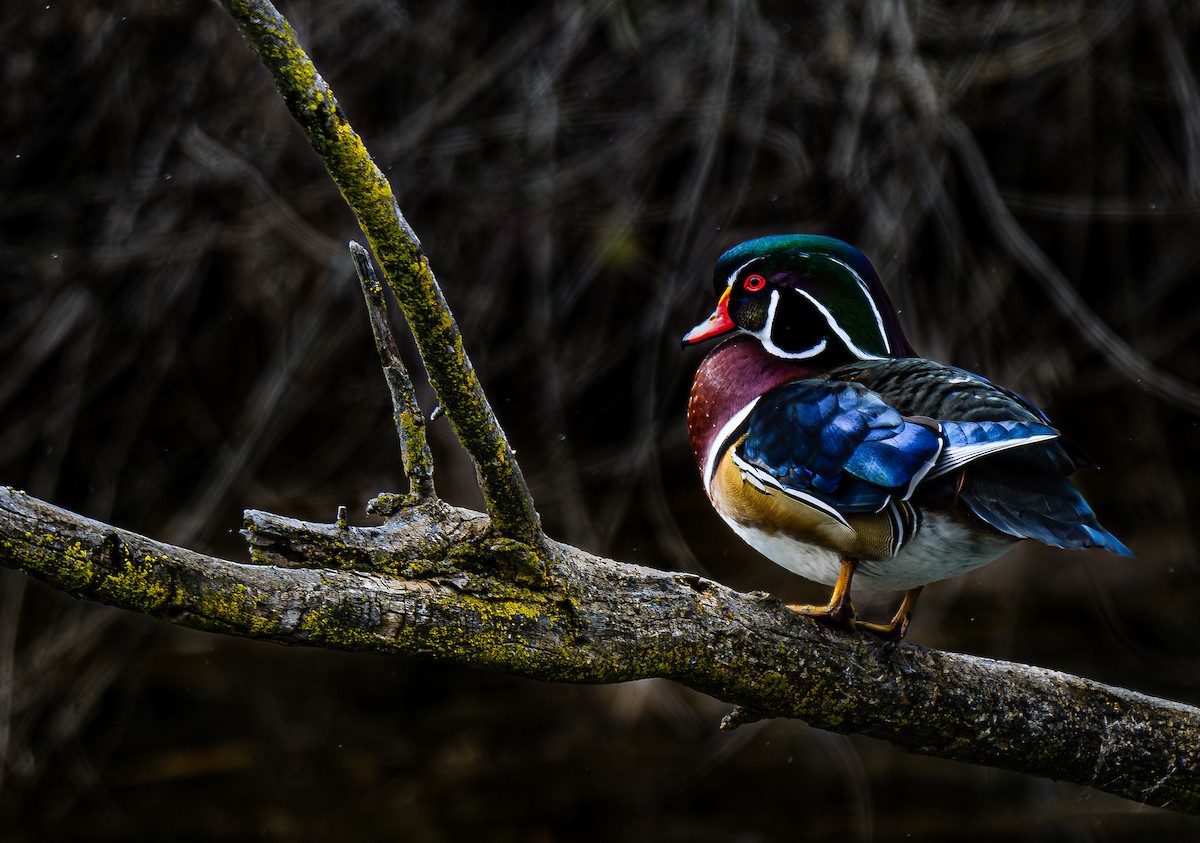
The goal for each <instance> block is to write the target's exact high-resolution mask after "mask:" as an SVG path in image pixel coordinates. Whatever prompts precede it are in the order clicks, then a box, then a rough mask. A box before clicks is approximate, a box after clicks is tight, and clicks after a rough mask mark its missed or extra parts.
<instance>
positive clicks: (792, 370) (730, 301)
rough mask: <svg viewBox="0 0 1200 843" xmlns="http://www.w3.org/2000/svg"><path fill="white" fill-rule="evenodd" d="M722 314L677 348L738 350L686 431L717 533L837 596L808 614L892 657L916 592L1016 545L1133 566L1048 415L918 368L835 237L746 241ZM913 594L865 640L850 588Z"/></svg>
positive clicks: (938, 367) (720, 282) (858, 260)
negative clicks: (1075, 481)
mask: <svg viewBox="0 0 1200 843" xmlns="http://www.w3.org/2000/svg"><path fill="white" fill-rule="evenodd" d="M713 286H714V287H715V289H716V292H717V294H718V296H719V298H718V300H717V307H716V310H714V311H713V313H712V315H711V316H709V317H708V319H707V320H705V321H704V322H702V323H701V324H699V325H697V326H696V327H695V328H693V329H692V330H691V331H689V332H688V333H687V334H686V335H685V336H684V337H683V344H684V346H688V345H692V344H694V343H699V342H703V341H704V340H710V339H714V338H716V337H724V336H727V335H732V336H730V337H729V338H728V339H726V340H725V341H724V342H722V343H721V344H720V345H718V346H717V347H716V348H715V349H713V350H712V351H711V352H710V353H709V354H708V356H707V357H705V358H704V361H703V362H702V363H701V364H700V368H699V370H698V371H697V372H696V377H695V380H694V382H693V384H692V392H691V398H690V400H689V402H688V430H689V433H690V436H691V442H692V449H693V451H694V453H695V456H696V462H697V464H698V465H699V467H700V473H701V475H702V477H703V479H704V488H705V491H706V492H707V493H708V497H709V499H710V500H711V501H712V505H713V507H715V508H716V510H717V512H718V513H719V514H720V516H721V517H722V518H723V519H724V520H725V521H726V522H727V523H728V524H729V526H730V527H732V528H733V530H734V532H736V533H737V534H738V535H739V536H740V537H741V538H742V539H743V540H744V541H746V543H747V544H749V545H750V546H751V547H753V548H755V549H756V550H758V551H760V552H761V553H763V554H764V555H765V556H766V557H767V558H769V559H770V560H771V561H773V562H775V563H776V564H778V565H781V566H782V567H784V568H786V569H787V570H789V571H792V572H794V573H797V574H799V575H800V576H802V577H805V578H807V579H810V580H815V581H816V582H820V583H824V584H826V585H832V586H833V594H832V596H831V597H830V600H829V603H828V604H827V605H824V606H791V607H790V608H792V609H794V610H795V611H798V612H800V613H801V614H804V615H808V616H812V617H817V618H821V619H824V620H827V621H830V622H833V623H835V624H838V625H841V626H846V627H850V628H855V627H858V628H863V629H867V630H870V631H873V632H876V633H879V634H880V635H883V636H885V637H888V638H892V639H895V640H898V639H900V638H902V637H903V636H904V634H905V632H906V631H907V629H908V624H909V620H910V619H911V617H912V611H913V606H914V605H915V603H916V600H917V597H918V595H919V594H920V592H921V589H922V587H923V586H924V585H926V584H927V583H930V582H934V581H936V580H941V579H945V578H947V577H952V576H956V575H958V574H963V573H966V572H967V571H971V570H974V569H975V568H978V567H980V566H981V565H984V564H986V563H988V562H990V561H992V560H993V559H995V558H996V557H997V556H999V555H1000V554H1001V553H1003V552H1004V551H1005V550H1008V549H1009V548H1010V547H1012V546H1013V545H1015V544H1016V543H1017V542H1018V541H1020V540H1022V539H1037V540H1038V541H1041V542H1044V543H1046V544H1048V545H1051V546H1053V547H1064V548H1083V547H1102V548H1104V549H1106V550H1109V551H1112V552H1114V553H1119V554H1122V555H1124V556H1132V555H1133V554H1132V553H1130V551H1129V549H1128V548H1126V547H1125V545H1123V544H1122V543H1121V542H1120V541H1119V540H1118V539H1117V538H1116V537H1115V536H1113V535H1112V534H1111V533H1109V532H1108V531H1107V530H1105V529H1104V528H1103V527H1101V526H1100V524H1099V522H1098V521H1097V520H1096V516H1095V514H1094V513H1093V512H1092V509H1091V507H1089V506H1088V504H1087V502H1086V501H1085V500H1084V499H1083V496H1082V495H1081V494H1080V493H1079V491H1078V490H1077V489H1076V488H1075V487H1074V486H1073V485H1072V484H1071V482H1070V480H1068V479H1067V478H1068V476H1069V475H1070V474H1072V473H1073V472H1074V471H1075V470H1076V469H1077V468H1079V467H1081V466H1082V465H1085V464H1087V463H1086V461H1085V460H1084V459H1082V457H1081V456H1080V454H1079V453H1078V452H1077V451H1075V450H1074V449H1072V448H1071V447H1070V446H1069V445H1067V444H1066V443H1064V442H1063V440H1062V439H1061V438H1060V435H1059V432H1058V431H1057V430H1056V429H1055V428H1054V427H1052V426H1051V424H1050V420H1049V419H1048V418H1047V417H1046V415H1045V413H1043V412H1042V411H1041V410H1040V409H1038V408H1037V407H1036V406H1034V405H1033V404H1032V403H1030V402H1029V401H1027V400H1026V399H1025V398H1023V397H1021V396H1020V395H1018V394H1016V393H1015V392H1011V391H1009V390H1007V389H1004V388H1003V387H1000V386H996V385H995V384H993V383H991V382H990V381H988V380H987V379H985V378H982V377H980V376H979V375H975V374H972V373H971V372H967V371H964V370H963V369H958V368H955V367H953V366H946V365H943V364H941V363H935V362H933V361H931V360H925V359H922V358H920V357H918V356H917V355H916V353H915V352H914V351H913V349H912V347H911V346H910V345H909V343H908V340H907V339H905V337H904V333H903V331H902V330H901V328H900V323H899V320H898V319H897V316H896V312H895V309H894V308H893V307H892V304H891V301H890V300H889V299H888V295H887V293H886V291H885V290H884V288H883V284H882V283H881V282H880V280H879V276H878V275H877V274H876V273H875V270H874V268H873V267H872V266H871V263H870V262H869V261H868V260H867V258H866V257H865V256H864V255H863V254H862V253H861V252H859V251H858V250H857V249H855V248H854V247H853V246H850V245H849V244H847V243H843V242H842V241H840V240H836V239H834V238H832V237H823V236H818V235H811V234H789V235H778V236H773V237H762V238H759V239H757V240H750V241H748V242H746V243H742V244H741V245H739V246H736V247H734V248H733V249H730V250H729V251H728V252H726V253H725V254H724V255H722V256H721V258H720V260H718V261H717V265H716V269H715V270H714V271H713ZM852 580H853V582H854V583H855V584H857V585H859V586H861V587H863V588H867V589H874V590H895V591H904V592H905V595H904V599H903V601H902V603H901V604H900V608H899V609H898V610H897V612H896V614H895V616H894V617H893V618H892V620H891V621H890V622H888V623H883V624H872V623H862V622H856V620H855V613H854V606H853V604H852V603H851V601H850V586H851V581H852Z"/></svg>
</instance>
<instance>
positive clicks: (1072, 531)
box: [961, 458, 1133, 556]
mask: <svg viewBox="0 0 1200 843" xmlns="http://www.w3.org/2000/svg"><path fill="white" fill-rule="evenodd" d="M972 468H973V469H974V470H972V469H968V470H967V478H966V482H965V483H964V485H963V488H962V494H961V498H962V500H963V501H964V502H965V503H966V504H967V505H968V506H970V507H971V511H972V512H974V513H975V514H976V515H978V516H979V517H980V518H982V519H983V520H984V521H986V522H987V523H988V524H991V525H992V526H993V527H995V528H996V529H997V530H1000V531H1001V532H1004V533H1008V534H1009V535H1010V536H1016V537H1017V538H1022V539H1037V540H1038V541H1040V542H1043V543H1045V544H1048V545H1050V546H1051V547H1064V548H1080V547H1100V548H1104V549H1105V550H1108V551H1111V552H1113V553H1118V554H1120V555H1121V556H1133V553H1132V552H1131V551H1130V550H1129V548H1127V547H1126V546H1125V545H1124V544H1122V543H1121V541H1120V539H1118V538H1117V537H1116V536H1114V535H1113V534H1112V533H1110V532H1108V530H1106V529H1104V528H1103V527H1102V526H1100V522H1099V521H1097V520H1096V514H1095V513H1094V512H1093V511H1092V508H1091V507H1090V506H1088V503H1087V501H1086V500H1084V499H1083V495H1081V494H1080V493H1079V490H1078V489H1076V488H1075V487H1074V486H1073V485H1071V481H1070V480H1068V479H1067V478H1066V477H1064V476H1062V475H1061V474H1060V473H1059V472H1058V471H1057V470H1056V469H1055V468H1054V467H1052V466H1048V465H1045V464H1038V463H1036V462H1035V461H1032V460H1019V461H1016V460H1011V461H1010V460H1004V459H1002V458H1000V459H992V460H981V461H980V462H978V463H976V465H975V466H973V467H972Z"/></svg>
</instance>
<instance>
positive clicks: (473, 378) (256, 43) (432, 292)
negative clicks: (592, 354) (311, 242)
mask: <svg viewBox="0 0 1200 843" xmlns="http://www.w3.org/2000/svg"><path fill="white" fill-rule="evenodd" d="M222 5H223V6H224V7H225V9H226V11H228V12H229V14H230V16H231V17H232V18H233V19H234V21H235V23H237V25H238V28H239V29H240V30H241V32H242V35H243V36H245V38H246V40H247V41H248V42H249V44H250V46H251V47H252V48H253V49H254V51H255V52H256V53H257V54H258V56H259V58H260V59H261V60H262V62H263V64H264V65H265V66H266V68H267V70H269V71H270V73H271V76H272V78H273V79H274V80H275V86H276V87H277V88H278V90H279V94H280V96H281V97H282V98H283V101H284V104H285V105H286V106H287V109H288V111H289V112H290V113H291V115H292V117H293V118H294V119H295V120H296V122H297V123H298V124H299V125H300V127H301V128H302V129H303V130H304V133H305V135H306V136H307V137H308V141H309V143H310V144H311V145H312V147H313V149H314V150H316V152H317V154H318V155H320V156H321V160H323V161H324V162H325V166H326V168H327V169H328V170H329V175H330V176H331V177H332V178H333V180H334V182H335V183H336V184H337V186H338V188H339V189H340V190H341V192H342V196H343V197H344V198H345V200H346V204H347V205H349V206H350V210H352V211H353V212H354V215H355V217H356V218H357V219H358V224H359V225H360V226H361V227H362V230H363V233H364V234H365V235H366V236H367V240H368V242H369V243H370V244H371V249H372V251H373V252H374V254H375V257H376V259H377V260H378V261H379V265H380V268H381V269H382V271H383V276H384V278H385V279H386V281H387V282H388V285H389V286H390V287H391V288H392V290H393V292H394V293H395V294H396V298H397V300H398V302H399V304H400V309H401V311H403V313H404V318H405V319H406V320H407V322H408V325H409V327H410V328H411V329H412V332H413V337H414V338H415V339H416V342H417V348H418V349H419V350H420V352H421V357H422V359H423V360H424V363H425V370H426V371H427V372H428V374H429V381H430V383H431V384H432V385H433V388H434V391H435V392H436V393H437V396H438V401H440V402H441V406H442V408H443V409H444V410H445V413H446V417H447V418H448V419H449V421H450V424H451V426H452V427H453V428H454V433H455V435H456V436H457V437H458V439H459V441H460V442H462V444H463V447H464V448H466V450H467V452H468V453H469V454H470V455H471V458H472V459H473V460H474V462H475V469H476V472H477V474H478V476H479V483H480V489H481V490H482V492H483V496H484V501H485V502H486V504H487V509H488V515H489V516H490V517H491V519H492V523H493V525H494V526H495V528H496V530H497V531H498V532H499V533H501V534H503V535H506V536H510V537H512V538H514V539H517V540H519V541H523V542H528V543H531V544H537V543H539V542H540V541H541V525H540V521H539V518H538V514H537V510H536V509H535V508H534V505H533V499H532V497H531V496H530V494H529V489H528V487H527V486H526V484H525V479H524V477H523V475H522V474H521V469H520V467H519V466H518V465H517V461H516V458H515V457H514V456H513V452H512V448H511V447H510V446H509V444H508V440H507V438H506V437H505V435H504V431H503V430H502V429H501V427H500V425H499V423H498V422H497V421H496V416H495V413H494V412H493V411H492V408H491V405H490V404H489V403H488V400H487V397H486V396H485V395H484V392H483V388H482V386H481V385H480V383H479V377H478V375H477V374H476V372H475V368H474V367H473V366H472V365H471V360H470V358H469V357H468V356H467V352H466V349H465V348H464V346H463V341H462V335H461V333H460V332H459V330H458V326H457V325H456V324H455V321H454V317H453V315H452V314H451V312H450V308H449V307H448V306H447V305H446V300H445V298H444V297H443V295H442V291H441V288H440V287H439V286H438V283H437V281H436V279H435V278H434V275H433V271H432V270H431V269H430V266H429V261H428V259H427V258H426V256H425V253H424V252H423V251H422V249H421V243H420V241H419V240H418V239H417V236H416V234H415V233H414V232H413V230H412V228H411V227H410V226H409V225H408V222H407V221H406V220H405V219H404V215H403V214H402V213H401V212H400V208H399V206H398V205H397V204H396V198H395V196H394V195H393V194H392V187H391V185H390V184H389V183H388V180H387V178H386V177H385V176H384V175H383V173H382V172H381V171H380V169H379V168H378V167H377V166H376V165H375V162H374V161H373V160H372V159H371V156H370V154H369V153H368V152H367V149H366V147H365V146H364V145H363V142H362V138H360V137H359V136H358V133H357V132H355V131H354V128H353V127H352V126H351V125H350V123H349V121H348V120H347V119H346V115H345V113H344V112H343V111H342V108H341V106H340V105H338V102H337V99H336V98H335V97H334V95H333V91H332V90H330V88H329V86H328V85H327V84H326V83H325V80H324V79H322V78H321V75H320V74H319V73H318V72H317V69H316V67H315V66H314V65H313V63H312V62H311V61H310V60H309V58H308V56H307V55H306V54H305V52H304V50H303V48H302V47H301V46H300V44H299V42H298V41H297V38H296V33H295V30H293V29H292V27H291V25H290V24H289V23H288V22H287V21H286V20H285V19H284V18H283V16H282V15H280V14H279V12H278V11H276V10H275V7H274V6H272V5H271V4H270V3H266V2H261V0H222Z"/></svg>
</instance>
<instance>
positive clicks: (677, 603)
mask: <svg viewBox="0 0 1200 843" xmlns="http://www.w3.org/2000/svg"><path fill="white" fill-rule="evenodd" d="M246 534H247V536H248V537H249V539H250V542H251V549H252V558H253V559H254V561H255V564H239V563H236V562H230V561H226V560H223V559H216V558H213V557H209V556H204V555H202V554H198V553H194V552H192V551H188V550H184V549H182V548H176V547H172V546H170V545H166V544H163V543H161V542H157V541H154V540H152V539H148V538H145V537H143V536H139V535H136V534H134V533H130V532H128V531H125V530H120V529H118V528H116V527H110V526H108V525H105V524H101V523H98V522H95V521H91V520H89V519H86V518H82V517H80V516H78V515H74V514H72V513H70V512H67V511H65V510H62V509H59V508H56V507H53V506H50V505H49V504H45V503H43V502H41V501H38V500H36V499H34V498H31V497H29V496H28V495H25V494H23V493H21V492H17V491H14V490H12V489H8V488H5V487H0V565H5V566H7V567H11V568H17V569H19V570H22V571H25V572H26V573H27V574H30V575H31V576H35V577H37V578H39V579H42V580H44V581H46V582H48V583H50V584H51V585H53V586H55V587H57V588H60V589H62V590H64V591H67V592H70V593H72V594H75V595H77V596H79V597H84V598H87V599H91V600H97V601H99V602H102V603H107V604H109V605H114V606H120V607H122V608H126V609H130V610H132V611H137V612H143V613H145V614H149V615H152V616H154V617H157V618H161V619H163V620H167V621H170V622H172V623H180V624H184V625H187V626H192V627H196V628H199V629H205V630H209V631H213V632H224V633H228V634H233V635H241V636H247V637H251V638H259V639H265V640H270V641H278V642H283V643H289V644H305V645H310V646H319V647H329V648H336V649H345V650H365V651H371V652H378V653H401V654H407V655H411V656H419V657H422V658H428V659H434V660H438V661H448V662H454V663H456V664H461V665H469V666H472V667H482V668H489V669H494V670H500V671H505V672H509V673H515V674H520V675H522V676H529V677H534V678H538V679H544V680H548V681H557V682H583V683H608V682H623V681H628V680H633V679H641V678H647V677H664V678H667V679H672V680H675V681H677V682H680V683H682V684H685V685H688V686H690V687H692V688H696V689H698V690H700V691H703V692H705V693H708V694H711V695H713V696H715V697H717V698H719V699H723V700H727V701H729V702H731V703H736V704H737V705H738V706H739V708H738V710H737V712H735V714H734V715H733V716H732V717H731V718H730V719H729V722H730V724H734V723H736V722H737V721H738V720H745V719H747V718H761V717H798V718H802V719H804V720H806V721H808V722H809V723H810V724H812V725H813V726H817V727H820V728H823V729H830V730H833V731H838V732H855V733H861V734H865V735H871V736H873V737H876V738H880V739H882V740H886V741H889V742H891V743H893V744H894V745H896V746H898V747H900V748H901V749H905V750H908V751H910V752H917V753H922V754H927V755H936V756H939V757H943V758H951V759H957V760H961V761H969V762H974V763H978V764H986V765H990V766H995V767H1004V768H1008V769H1013V770H1020V771H1023V772H1026V773H1032V774H1034V775H1039V776H1045V777H1050V778H1055V779H1062V780H1065V781H1071V782H1077V783H1081V784H1086V785H1091V786H1093V787H1095V788H1097V789H1099V790H1104V791H1107V792H1109V793H1114V794H1117V795H1119V796H1124V797H1126V798H1129V799H1134V800H1137V801H1140V802H1145V803H1147V804H1151V805H1158V806H1162V807H1166V808H1171V809H1173V810H1177V811H1182V812H1189V813H1196V814H1200V710H1197V709H1195V708H1191V707H1189V706H1185V705H1180V704H1176V703H1172V702H1168V701H1165V700H1160V699H1154V698H1152V697H1148V696H1145V695H1142V694H1138V693H1135V692H1132V691H1127V690H1122V689H1119V688H1113V687H1109V686H1105V685H1101V684H1099V683H1096V682H1090V681H1088V680H1085V679H1080V678H1078V677H1074V676H1069V675H1066V674H1063V673H1057V672H1055V671H1049V670H1043V669H1040V668H1036V667H1028V666H1025V665H1019V664H1013V663H1008V662H999V661H992V660H989V659H982V658H977V657H973V656H966V655H960V654H955V653H946V652H937V651H931V650H926V649H924V648H921V647H917V646H912V645H908V644H900V645H894V644H887V643H882V642H880V641H878V640H876V639H874V638H872V637H864V636H862V635H859V634H854V633H846V632H840V631H836V630H832V629H829V628H826V627H824V626H821V625H820V624H818V623H816V622H815V621H812V620H811V619H808V618H802V617H799V616H797V615H795V614H793V613H792V612H790V611H788V610H787V609H786V608H784V607H783V606H782V604H780V603H779V601H777V600H774V599H771V598H763V597H759V596H754V595H745V594H739V593H737V592H735V591H732V590H731V589H729V588H726V587H724V586H722V585H719V584H717V583H714V582H710V581H709V580H705V579H703V578H701V577H697V576H694V575H691V574H678V573H664V572H661V571H655V570H651V569H648V568H642V567H639V566H635V565H629V564H624V563H621V562H616V561H613V560H608V559H600V558H598V557H594V556H591V555H589V554H587V553H584V552H583V551H580V550H577V549H575V548H573V547H570V546H567V545H562V544H555V543H553V542H549V543H547V546H546V549H545V551H544V552H535V551H533V550H532V549H531V548H530V547H529V546H527V545H524V544H522V543H520V542H514V541H512V540H509V539H497V538H496V537H495V534H494V533H493V532H492V531H491V530H490V529H489V523H488V519H487V518H486V517H485V516H484V515H482V514H480V513H475V512H470V511H467V510H462V509H457V508H454V507H451V506H449V505H447V504H444V503H440V502H431V503H426V504H421V505H418V506H409V507H404V508H402V509H401V510H400V511H399V512H398V513H397V514H396V515H395V516H394V517H393V518H392V519H391V520H390V521H389V522H388V523H387V524H385V525H383V526H381V527H370V528H368V527H346V526H344V525H338V524H336V523H334V524H311V523H306V522H301V521H297V520H295V519H289V518H282V517H279V516H274V515H270V514H268V513H262V512H248V513H247V514H246Z"/></svg>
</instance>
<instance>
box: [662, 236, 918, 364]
mask: <svg viewBox="0 0 1200 843" xmlns="http://www.w3.org/2000/svg"><path fill="white" fill-rule="evenodd" d="M713 287H714V288H715V290H716V292H717V295H718V302H717V308H716V310H715V311H714V312H713V314H712V316H710V317H709V318H708V320H707V321H706V322H704V323H702V324H701V325H698V326H696V327H695V328H693V329H692V330H691V331H689V332H688V334H687V335H686V336H685V337H684V343H685V344H690V343H695V342H700V341H702V340H706V339H710V338H712V337H716V336H721V335H724V334H727V333H730V332H732V331H741V332H742V333H746V334H750V335H752V336H755V337H757V338H758V339H759V341H760V342H761V343H762V344H763V347H764V348H766V349H767V350H768V351H769V352H771V353H772V354H774V355H776V356H778V357H785V358H790V359H814V360H816V359H818V358H819V360H820V361H821V362H822V363H825V364H827V365H836V364H837V363H840V362H849V361H851V360H871V359H878V358H885V357H905V356H910V355H912V353H913V352H912V348H911V346H909V344H908V341H907V340H906V339H905V337H904V333H903V331H902V330H901V329H900V324H899V321H898V320H897V319H896V312H895V308H893V307H892V303H891V300H890V299H889V298H888V295H887V291H886V290H884V288H883V284H882V283H881V282H880V280H879V276H878V275H877V274H876V273H875V269H874V267H872V266H871V262H870V261H868V260H867V258H866V256H865V255H863V253H862V252H860V251H859V250H858V249H856V248H854V247H853V246H851V245H850V244H849V243H844V242H842V241H841V240H837V239H835V238H833V237H825V236H822V235H817V234H779V235H774V236H771V237H760V238H758V239H756V240H748V241H746V242H745V243H742V244H740V245H738V246H735V247H734V248H732V249H730V250H729V251H728V252H726V253H725V254H723V255H722V256H721V258H720V259H719V260H718V261H717V265H716V268H715V269H714V270H713Z"/></svg>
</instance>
